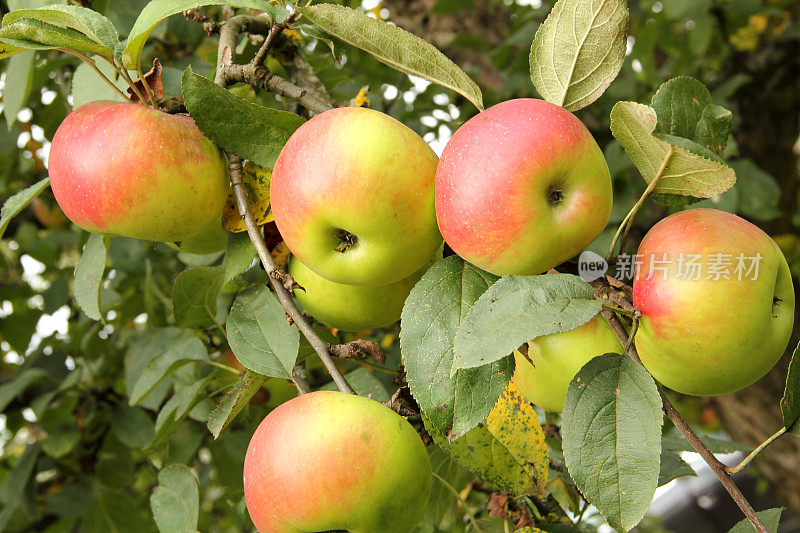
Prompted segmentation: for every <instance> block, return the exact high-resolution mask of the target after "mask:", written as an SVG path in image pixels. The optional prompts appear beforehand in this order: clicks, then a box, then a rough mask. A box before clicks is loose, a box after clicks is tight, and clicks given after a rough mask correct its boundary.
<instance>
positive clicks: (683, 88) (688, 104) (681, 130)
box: [650, 76, 712, 139]
mask: <svg viewBox="0 0 800 533" xmlns="http://www.w3.org/2000/svg"><path fill="white" fill-rule="evenodd" d="M711 103H712V102H711V93H710V92H708V89H706V86H705V85H703V84H702V83H700V82H699V81H697V80H696V79H694V78H691V77H689V76H678V77H677V78H672V79H671V80H669V81H667V82H665V83H663V84H661V87H659V88H658V91H656V93H655V94H654V95H653V100H652V102H651V103H650V105H651V106H652V108H653V109H654V110H655V112H656V115H657V116H658V128H657V131H659V132H660V133H668V134H670V135H677V136H678V137H685V138H687V139H694V136H695V133H696V132H697V125H698V123H699V122H700V119H701V118H702V116H703V111H704V110H705V108H706V107H707V106H709V105H711Z"/></svg>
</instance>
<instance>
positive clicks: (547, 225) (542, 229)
mask: <svg viewBox="0 0 800 533" xmlns="http://www.w3.org/2000/svg"><path fill="white" fill-rule="evenodd" d="M611 203H612V190H611V177H610V175H609V172H608V166H607V165H606V161H605V158H604V157H603V152H602V151H601V150H600V147H598V146H597V143H596V142H595V140H594V138H592V134H591V133H589V130H587V129H586V127H585V126H584V125H583V124H582V123H581V121H580V120H578V118H577V117H576V116H575V115H573V114H572V113H570V112H569V111H567V110H566V109H564V108H562V107H559V106H557V105H554V104H550V103H548V102H545V101H543V100H536V99H532V98H521V99H517V100H509V101H507V102H503V103H500V104H497V105H495V106H492V107H490V108H489V109H487V110H486V111H484V112H482V113H479V114H478V115H476V116H474V117H472V118H471V119H469V120H468V121H467V122H466V123H464V125H463V126H461V128H459V129H458V131H456V132H455V134H454V135H453V137H452V138H451V139H450V141H449V142H448V143H447V146H446V147H445V149H444V152H443V153H442V159H441V161H439V167H438V169H437V171H436V217H437V219H438V222H439V229H440V230H441V232H442V235H443V236H444V240H445V242H446V243H447V244H449V245H450V247H451V248H452V249H453V251H455V252H456V253H457V254H458V255H460V256H461V257H463V258H464V259H466V260H467V261H469V262H470V263H473V264H475V265H477V266H478V267H480V268H482V269H484V270H488V271H489V272H491V273H493V274H496V275H498V276H504V275H506V274H540V273H542V272H545V271H546V270H548V269H550V268H552V267H554V266H556V265H558V264H559V263H562V262H564V261H566V260H567V259H569V258H570V257H572V256H574V255H576V254H578V253H579V252H580V251H581V250H583V249H584V248H585V247H586V246H587V245H589V243H591V242H592V241H593V240H594V239H595V238H596V237H597V236H598V235H599V234H600V232H601V231H603V228H605V225H606V223H607V222H608V218H609V216H610V215H611Z"/></svg>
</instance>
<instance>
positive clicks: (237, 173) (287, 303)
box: [214, 16, 355, 394]
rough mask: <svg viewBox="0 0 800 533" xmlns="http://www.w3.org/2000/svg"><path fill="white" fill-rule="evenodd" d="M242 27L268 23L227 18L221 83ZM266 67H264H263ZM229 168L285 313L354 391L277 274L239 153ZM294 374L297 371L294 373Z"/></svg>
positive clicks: (343, 387) (263, 27)
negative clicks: (249, 200)
mask: <svg viewBox="0 0 800 533" xmlns="http://www.w3.org/2000/svg"><path fill="white" fill-rule="evenodd" d="M243 31H251V32H256V31H260V32H262V33H266V32H267V31H269V27H268V25H267V24H265V23H264V22H263V21H261V20H259V19H256V18H254V17H250V16H238V17H233V18H231V19H230V20H228V21H227V22H226V23H225V24H224V25H223V26H222V29H221V30H220V36H219V49H218V55H217V71H216V76H215V77H214V81H215V83H217V85H220V86H222V87H226V86H227V85H228V83H229V82H230V81H231V80H230V79H229V78H228V76H227V75H226V72H227V70H228V69H230V68H231V67H232V66H233V51H234V50H235V49H236V39H237V38H238V36H239V34H240V33H241V32H243ZM262 68H263V67H262ZM228 162H229V165H228V170H229V171H230V178H231V187H232V191H233V196H234V198H235V199H236V205H237V207H238V208H239V213H241V214H242V218H243V219H244V222H245V226H246V227H247V234H248V236H249V237H250V240H251V241H252V243H253V246H254V247H255V249H256V252H257V253H258V257H259V259H260V260H261V264H262V265H263V267H264V270H265V271H266V272H267V273H268V277H269V281H270V283H271V284H272V287H273V288H274V289H275V294H276V295H277V297H278V301H279V302H280V304H281V306H282V307H283V309H284V311H286V315H287V316H288V317H289V319H290V320H291V321H292V322H293V323H294V324H295V325H296V326H297V328H298V329H299V330H300V332H301V333H302V334H303V335H304V336H305V338H306V339H307V340H308V342H309V344H310V345H311V347H312V348H314V351H315V352H316V353H317V355H318V356H319V358H320V360H321V361H322V364H323V365H325V368H326V369H327V370H328V373H329V374H330V375H331V377H332V378H333V381H334V383H336V386H337V387H338V389H339V390H340V391H342V392H346V393H350V394H355V391H353V388H352V387H351V386H350V384H349V383H347V380H346V379H345V377H344V376H343V375H342V373H341V371H340V370H339V368H338V367H337V366H336V363H334V362H333V359H332V358H331V354H330V346H329V345H328V343H326V342H325V341H323V340H322V339H321V338H320V337H319V335H317V332H316V331H314V329H313V328H312V327H311V325H310V324H309V323H308V321H307V320H306V319H305V317H303V314H302V313H301V312H300V310H299V309H298V308H297V305H296V304H295V303H294V300H292V296H291V294H289V291H288V290H287V289H286V287H285V286H284V283H283V280H282V279H281V277H280V276H278V275H276V271H277V270H278V267H277V265H276V264H275V261H274V260H273V259H272V256H271V255H270V253H269V249H268V248H267V243H266V242H265V241H264V238H263V236H262V234H261V231H260V230H259V228H258V226H257V225H256V222H255V219H254V217H253V213H252V211H251V210H250V206H249V204H248V203H247V195H246V192H245V189H244V183H243V181H242V160H241V158H240V157H239V156H237V155H234V154H228ZM293 374H294V373H293ZM292 382H293V383H294V384H295V386H296V387H297V388H298V390H300V391H302V390H303V385H304V384H303V383H301V382H300V381H299V380H298V379H297V378H296V377H295V376H294V375H292Z"/></svg>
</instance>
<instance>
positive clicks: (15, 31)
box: [0, 18, 108, 55]
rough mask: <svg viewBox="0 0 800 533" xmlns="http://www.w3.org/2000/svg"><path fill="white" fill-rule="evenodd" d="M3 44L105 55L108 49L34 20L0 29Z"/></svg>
mask: <svg viewBox="0 0 800 533" xmlns="http://www.w3.org/2000/svg"><path fill="white" fill-rule="evenodd" d="M0 39H2V40H3V41H4V42H7V43H10V44H13V45H16V46H20V47H22V48H28V49H31V50H52V49H58V50H75V51H78V52H86V53H90V54H99V55H106V54H107V53H108V49H107V48H106V47H105V46H103V45H102V44H97V43H96V42H94V41H92V40H91V39H89V38H88V37H86V36H85V35H83V34H82V33H80V32H77V31H75V30H73V29H70V28H62V27H61V26H56V25H54V24H48V23H46V22H40V21H38V20H34V19H27V18H26V19H19V20H17V21H16V22H14V23H12V24H9V25H7V26H3V27H2V28H0Z"/></svg>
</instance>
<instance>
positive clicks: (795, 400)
mask: <svg viewBox="0 0 800 533" xmlns="http://www.w3.org/2000/svg"><path fill="white" fill-rule="evenodd" d="M798 353H800V344H798V345H797V348H795V349H794V353H793V354H792V360H791V361H790V362H789V373H788V374H787V375H786V388H785V389H784V390H783V398H781V413H783V425H784V426H785V427H786V429H788V430H789V431H790V432H791V433H794V434H795V435H797V436H800V423H798V420H800V356H798V355H797V354H798Z"/></svg>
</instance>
